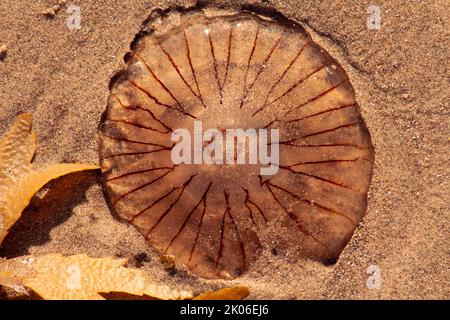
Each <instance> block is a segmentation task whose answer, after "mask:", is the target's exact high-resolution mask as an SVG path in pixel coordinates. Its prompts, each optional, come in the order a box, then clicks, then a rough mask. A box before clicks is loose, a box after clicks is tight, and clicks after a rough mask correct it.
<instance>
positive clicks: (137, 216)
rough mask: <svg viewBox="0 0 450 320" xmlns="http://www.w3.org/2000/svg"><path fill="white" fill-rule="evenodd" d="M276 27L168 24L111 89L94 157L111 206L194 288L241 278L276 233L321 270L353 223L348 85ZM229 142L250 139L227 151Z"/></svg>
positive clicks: (358, 144) (356, 188) (362, 204)
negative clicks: (203, 281) (200, 282)
mask: <svg viewBox="0 0 450 320" xmlns="http://www.w3.org/2000/svg"><path fill="white" fill-rule="evenodd" d="M286 21H287V20H281V19H280V18H274V17H267V16H262V15H259V14H257V13H253V12H239V13H234V14H231V13H227V14H225V13H221V12H220V10H210V11H203V10H196V11H189V12H175V11H173V12H169V13H168V14H167V15H164V16H162V17H161V19H156V20H155V21H153V24H152V28H153V29H152V31H151V32H149V33H147V34H146V35H144V36H140V37H139V39H138V40H137V41H136V43H135V44H134V45H133V48H132V49H133V50H132V52H131V53H130V55H129V59H128V61H127V63H128V65H127V68H126V70H125V71H124V72H122V73H121V74H120V76H119V77H115V78H113V81H112V85H111V94H110V97H109V100H108V105H107V108H106V111H105V113H104V114H103V117H102V121H101V126H100V151H99V152H100V162H101V166H102V169H103V174H104V184H105V190H106V192H107V196H108V198H109V201H110V203H111V207H112V208H113V210H114V211H115V212H116V213H117V215H118V216H119V217H120V218H122V219H124V220H125V221H127V222H129V223H131V224H133V225H134V226H135V227H136V228H137V229H138V230H139V231H140V232H141V233H142V234H143V236H144V237H145V239H146V240H147V241H148V243H149V244H150V245H151V246H153V247H154V248H156V249H157V250H158V251H159V252H160V253H161V254H164V255H173V256H174V257H175V262H176V263H178V264H183V265H185V266H187V267H188V268H189V269H190V270H191V272H192V273H193V274H195V275H197V276H200V277H204V278H224V279H232V278H235V277H237V276H240V275H242V274H243V273H244V272H246V271H247V270H248V269H249V268H250V267H251V264H252V262H254V261H255V260H256V259H257V258H258V256H259V255H260V250H261V247H262V246H264V241H263V240H262V238H261V234H260V233H261V232H262V231H264V230H268V229H270V228H271V227H273V226H274V225H277V222H280V221H283V223H282V224H278V225H283V227H284V226H286V228H287V232H288V233H290V234H292V235H293V237H291V239H292V241H293V242H295V243H292V245H295V246H296V247H298V248H300V249H301V251H302V254H303V255H304V256H305V257H308V258H311V259H315V260H318V261H321V262H323V263H328V262H330V261H335V260H336V259H337V258H338V257H339V255H340V253H341V251H342V250H343V249H344V247H345V245H346V244H347V243H348V241H349V240H350V238H351V236H352V234H353V232H354V230H355V228H356V226H357V224H358V223H359V222H360V221H361V219H362V218H363V216H364V214H365V212H366V202H367V192H368V188H369V185H370V180H371V175H372V166H373V161H374V151H373V148H372V144H371V140H370V134H369V132H368V130H367V128H366V126H365V124H364V121H363V119H362V117H361V114H360V108H359V106H358V104H357V102H356V100H355V94H354V90H353V87H352V85H351V83H350V80H349V78H348V75H347V73H346V72H345V71H344V70H343V68H342V67H341V66H340V65H339V64H338V63H337V62H336V61H335V60H334V59H333V58H332V57H331V56H330V55H329V54H328V53H326V52H325V50H324V49H323V48H321V47H320V46H319V45H317V44H315V43H314V42H313V41H312V39H311V37H310V36H309V34H308V33H307V32H306V31H305V30H304V29H303V28H302V27H301V26H300V25H299V24H297V23H294V22H292V21H289V22H288V23H286ZM209 129H211V130H209ZM180 130H181V131H180ZM183 130H184V131H183ZM198 130H200V131H198ZM232 130H234V131H232ZM239 130H241V131H240V132H241V133H244V134H245V133H248V132H253V133H255V134H256V136H251V135H247V136H245V135H244V140H241V141H240V142H239V138H236V137H232V138H230V140H227V139H228V136H227V134H228V133H229V132H234V133H236V132H239ZM252 130H254V131H252ZM264 130H265V131H264ZM208 131H211V132H210V133H211V134H210V135H209V136H207V135H206V132H208ZM273 131H276V132H277V133H278V136H270V134H269V133H268V135H269V136H270V138H268V139H266V140H264V139H263V138H262V135H261V132H273ZM180 132H185V133H187V134H188V135H182V137H180V136H177V135H179V134H180ZM199 132H200V138H199V139H198V133H199ZM255 137H256V138H255ZM253 138H254V139H256V140H252V139H253ZM275 138H277V139H276V140H272V139H275ZM185 139H187V140H186V141H185ZM180 141H183V143H184V142H186V143H187V144H185V145H190V146H192V149H189V150H187V149H182V150H183V151H182V152H179V151H180V150H181V149H179V146H180V143H181V142H180ZM227 141H229V142H230V143H229V144H227V143H226V142H227ZM252 141H253V142H255V143H256V144H254V143H253V144H252ZM188 142H190V143H191V144H189V143H188ZM219 142H224V143H222V144H219ZM242 142H244V144H239V143H242ZM213 146H221V147H219V149H214V148H213ZM255 147H256V148H257V150H258V152H256V153H255V152H253V153H252V151H251V148H255ZM221 148H222V149H221ZM239 148H240V149H239ZM277 148H278V149H277ZM195 150H197V151H199V153H198V152H197V154H196V153H195ZM230 150H231V152H230V153H227V151H230ZM261 150H266V152H268V153H267V154H266V156H267V157H268V158H269V159H270V163H268V162H267V161H266V162H263V160H262V159H263V154H261V153H260V151H261ZM175 151H177V152H179V153H178V156H180V157H181V158H182V159H183V160H182V161H179V160H176V161H175V160H174V159H175V158H174V154H176V152H175ZM269 153H270V156H269ZM275 153H276V155H277V156H278V158H276V157H275ZM252 154H253V155H255V154H256V157H257V158H255V159H256V160H255V159H254V161H253V162H252V160H251V159H252ZM177 159H178V158H177ZM266 160H267V159H266ZM268 166H269V167H274V168H276V170H274V171H273V172H272V173H267V171H264V170H263V168H266V169H267V167H268ZM263 172H266V173H263ZM269 234H270V233H269ZM273 236H276V235H275V234H274V235H273Z"/></svg>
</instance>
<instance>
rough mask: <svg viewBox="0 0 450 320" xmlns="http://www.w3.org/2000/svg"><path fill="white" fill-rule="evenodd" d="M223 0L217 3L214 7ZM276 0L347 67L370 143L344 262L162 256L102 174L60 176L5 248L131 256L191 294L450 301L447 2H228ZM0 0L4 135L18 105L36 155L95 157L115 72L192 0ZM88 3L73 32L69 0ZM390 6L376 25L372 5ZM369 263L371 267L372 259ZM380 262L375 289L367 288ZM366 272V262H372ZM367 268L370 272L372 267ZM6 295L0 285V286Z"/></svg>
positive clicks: (4, 253)
mask: <svg viewBox="0 0 450 320" xmlns="http://www.w3.org/2000/svg"><path fill="white" fill-rule="evenodd" d="M224 2H225V1H210V2H208V3H210V4H214V5H217V6H220V5H223V3H224ZM226 2H227V3H228V5H232V6H236V7H239V6H241V5H242V4H245V5H246V6H251V5H254V6H258V7H263V8H264V7H267V8H272V9H275V10H278V11H279V12H280V13H282V14H283V15H284V16H286V17H287V18H289V19H293V20H295V21H297V22H299V23H300V24H301V25H303V26H304V27H305V29H306V30H307V31H308V32H309V33H310V34H311V36H312V38H313V40H314V41H315V42H316V43H318V44H320V45H321V46H322V47H323V48H325V49H326V50H327V51H328V52H329V53H330V55H332V56H333V57H334V58H335V59H336V60H337V61H338V62H339V63H340V64H341V65H342V67H343V68H344V69H345V71H346V72H347V73H348V74H349V77H350V80H351V83H352V84H353V86H354V88H355V92H356V99H357V102H358V104H359V105H360V106H361V112H362V116H363V118H364V120H365V122H366V125H367V127H368V129H369V131H370V133H371V138H372V143H373V146H374V148H375V166H374V171H373V178H372V184H371V187H370V190H369V197H368V209H367V213H366V216H365V217H364V219H363V221H362V222H361V223H360V224H359V226H358V227H357V229H356V232H355V234H354V235H353V237H352V239H351V240H350V242H349V243H348V245H347V246H346V248H345V249H344V251H343V252H342V254H341V256H340V258H339V260H338V262H337V263H336V264H334V265H330V266H324V265H323V264H321V263H319V262H314V261H309V260H298V259H296V258H295V257H294V256H295V255H294V254H292V252H290V251H289V250H285V251H279V252H277V253H276V254H274V252H273V251H272V250H270V248H264V249H263V252H262V254H261V255H260V257H259V258H258V260H257V261H256V262H255V263H254V264H253V265H252V267H251V268H250V270H249V271H248V272H247V273H246V274H244V275H243V276H242V277H238V278H237V279H235V280H232V281H225V280H204V279H200V278H197V277H195V276H193V275H192V274H190V273H189V272H187V271H185V270H182V269H177V270H175V271H174V270H171V271H167V270H165V269H164V268H163V266H162V263H161V261H160V259H159V255H158V254H157V252H156V250H154V249H152V248H151V247H150V246H149V245H148V244H147V243H146V241H145V240H144V238H143V236H142V235H141V234H140V233H139V232H138V231H137V230H136V229H135V228H134V227H133V226H131V225H128V224H126V223H123V222H120V221H118V220H117V219H115V218H114V217H113V215H112V214H111V212H110V208H109V207H108V205H107V201H106V200H105V195H104V192H103V188H102V184H101V173H100V172H99V171H97V172H84V173H75V174H71V175H68V176H65V177H63V178H61V179H58V180H55V181H53V182H51V183H50V184H48V185H47V186H46V187H45V188H44V189H43V190H41V191H40V192H39V193H38V194H37V195H36V196H35V197H34V198H33V200H32V202H31V204H30V206H29V207H28V208H27V209H26V211H25V212H24V214H23V216H22V218H21V219H20V220H19V221H18V223H17V224H16V225H15V226H14V227H13V228H12V229H11V231H10V234H9V235H8V237H7V238H6V239H5V241H4V242H3V244H2V246H1V247H0V256H1V257H7V258H13V257H17V256H21V255H26V254H33V255H38V254H46V253H53V252H55V253H61V254H65V255H70V254H78V253H86V254H88V255H89V256H92V257H122V258H127V259H129V265H130V266H133V267H138V268H142V269H143V270H145V272H147V273H148V274H149V275H150V276H151V277H152V278H153V279H155V281H156V282H158V283H164V284H167V285H169V286H171V287H174V288H178V289H190V290H193V291H194V292H195V293H199V292H202V291H204V290H212V289H219V288H222V287H226V286H231V285H237V284H240V285H245V286H248V287H249V289H250V291H251V294H250V296H249V298H250V299H449V298H450V285H449V283H450V269H449V262H450V252H449V248H450V236H449V220H450V214H449V202H448V193H449V191H450V184H449V181H450V179H449V178H450V170H449V164H448V148H449V143H450V136H449V131H448V130H449V102H450V91H449V89H448V88H449V87H448V84H449V78H448V75H449V70H448V61H449V46H450V40H449V39H450V37H449V30H450V28H449V27H450V21H449V19H450V9H449V7H448V3H447V2H446V1H443V0H439V1H406V0H398V1H381V0H377V1H376V3H373V2H372V1H353V0H347V1H337V0H333V1H294V0H287V1H281V0H266V1H242V2H241V1H226ZM57 3H58V1H57V0H45V1H44V0H39V1H32V2H30V1H25V0H4V1H1V2H0V47H2V46H3V45H4V46H5V48H6V49H5V53H4V54H3V57H2V59H1V60H0V133H1V134H3V133H4V132H5V131H6V130H7V129H8V128H9V126H10V125H11V124H12V123H13V121H14V119H15V117H16V116H17V115H18V114H21V113H24V112H28V113H32V114H33V117H34V131H35V132H36V134H37V153H36V156H35V161H34V166H36V167H45V166H48V165H50V164H53V163H59V162H82V163H93V164H97V163H98V161H99V160H98V126H99V123H100V117H101V115H102V113H103V112H104V110H105V107H106V103H107V99H108V96H109V93H110V91H109V89H108V84H109V82H110V79H111V78H112V76H113V75H114V74H115V73H116V72H118V71H119V70H122V69H124V68H125V66H126V64H125V62H124V56H125V54H126V53H127V52H128V51H129V49H130V43H131V42H132V41H133V39H134V37H135V35H136V34H137V33H138V32H139V30H140V28H141V24H142V22H143V21H144V20H145V19H146V18H147V16H148V15H149V14H150V12H151V11H152V10H153V9H155V8H162V9H166V8H168V7H170V6H174V5H179V6H184V7H190V6H194V5H195V1H167V0H157V1H146V0H136V1H132V0H127V1H116V0H104V1H89V0H86V1H84V0H83V1H73V3H72V2H71V1H70V0H69V1H67V2H66V3H65V4H62V5H61V7H60V9H59V10H56V12H55V13H54V15H53V14H52V15H50V16H49V15H47V16H46V15H44V14H43V11H44V10H46V9H48V8H51V7H52V6H54V5H56V4H57ZM71 4H74V5H77V6H79V7H80V13H81V24H80V27H81V28H80V29H73V30H69V29H68V27H67V19H68V17H69V16H70V14H69V13H67V11H66V10H67V8H68V7H69V6H70V5H71ZM371 4H375V5H378V6H379V7H380V9H381V27H380V29H379V30H370V29H368V28H367V25H366V21H367V18H368V17H369V15H370V13H368V12H367V7H369V5H371ZM368 268H369V269H368ZM373 268H376V270H378V271H379V272H380V276H381V283H380V287H379V288H371V289H370V288H369V287H370V285H369V287H368V286H367V281H368V278H369V277H370V276H371V272H372V271H373V270H374V269H373ZM368 270H369V273H368ZM370 270H372V271H370ZM0 296H1V295H0Z"/></svg>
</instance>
